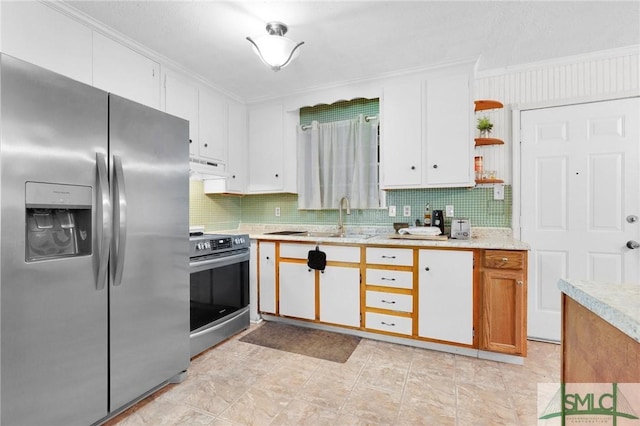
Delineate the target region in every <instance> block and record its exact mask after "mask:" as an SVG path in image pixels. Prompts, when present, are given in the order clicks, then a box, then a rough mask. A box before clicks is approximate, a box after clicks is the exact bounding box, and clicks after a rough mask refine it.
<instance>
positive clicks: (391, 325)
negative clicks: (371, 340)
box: [380, 321, 396, 327]
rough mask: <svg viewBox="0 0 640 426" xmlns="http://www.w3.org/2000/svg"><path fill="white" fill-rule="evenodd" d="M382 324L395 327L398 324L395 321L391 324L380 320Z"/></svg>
mask: <svg viewBox="0 0 640 426" xmlns="http://www.w3.org/2000/svg"><path fill="white" fill-rule="evenodd" d="M380 324H382V325H388V326H389V327H395V326H396V325H395V324H394V323H391V324H389V323H386V322H384V321H380Z"/></svg>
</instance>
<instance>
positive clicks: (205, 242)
mask: <svg viewBox="0 0 640 426" xmlns="http://www.w3.org/2000/svg"><path fill="white" fill-rule="evenodd" d="M250 244H251V243H250V240H249V236H248V235H235V236H231V235H211V234H204V235H198V236H195V237H191V238H189V245H190V249H189V252H190V253H189V256H190V257H197V256H203V255H208V254H214V253H222V252H225V251H229V250H238V249H243V248H249V246H250Z"/></svg>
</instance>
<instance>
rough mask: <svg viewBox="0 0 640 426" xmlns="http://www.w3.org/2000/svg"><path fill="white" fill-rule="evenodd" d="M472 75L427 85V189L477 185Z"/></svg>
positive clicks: (457, 76)
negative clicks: (474, 167)
mask: <svg viewBox="0 0 640 426" xmlns="http://www.w3.org/2000/svg"><path fill="white" fill-rule="evenodd" d="M469 85H470V75H469V74H468V73H464V74H452V75H446V76H442V77H435V78H429V79H427V80H426V81H425V82H424V120H423V122H422V123H423V135H424V139H425V140H424V147H425V152H424V165H425V170H424V172H425V175H424V183H425V186H427V187H443V186H445V187H446V186H474V185H475V177H474V176H473V171H472V157H473V154H472V152H473V151H472V150H473V138H472V136H471V113H472V112H471V111H472V108H471V106H472V105H473V101H472V99H471V96H470V87H469Z"/></svg>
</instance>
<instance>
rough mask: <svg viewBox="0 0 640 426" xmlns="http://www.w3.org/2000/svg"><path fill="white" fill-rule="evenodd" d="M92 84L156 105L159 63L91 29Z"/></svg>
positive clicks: (152, 105) (143, 102)
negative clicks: (92, 31)
mask: <svg viewBox="0 0 640 426" xmlns="http://www.w3.org/2000/svg"><path fill="white" fill-rule="evenodd" d="M93 85H94V86H95V87H98V88H100V89H102V90H105V91H107V92H112V93H115V94H116V95H119V96H122V97H124V98H127V99H131V100H133V101H136V102H139V103H141V104H144V105H147V106H150V107H152V108H156V109H160V64H158V63H157V62H154V61H152V60H151V59H149V58H147V57H146V56H143V55H141V54H139V53H137V52H134V51H133V50H131V49H129V48H128V47H125V46H123V45H122V44H120V43H118V42H116V41H113V40H111V39H110V38H107V37H105V36H103V35H102V34H100V33H97V32H94V33H93Z"/></svg>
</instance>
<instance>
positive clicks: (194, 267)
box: [189, 250, 250, 273]
mask: <svg viewBox="0 0 640 426" xmlns="http://www.w3.org/2000/svg"><path fill="white" fill-rule="evenodd" d="M249 257H250V256H249V250H247V251H246V252H244V253H239V254H234V255H231V256H224V257H217V258H215V259H207V260H198V261H196V262H189V272H191V273H194V272H202V271H206V270H207V269H213V268H221V267H223V266H228V265H233V264H234V263H240V262H248V261H249Z"/></svg>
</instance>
